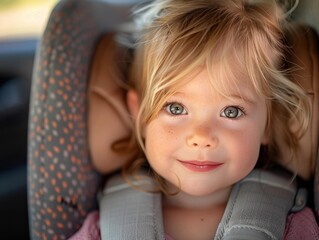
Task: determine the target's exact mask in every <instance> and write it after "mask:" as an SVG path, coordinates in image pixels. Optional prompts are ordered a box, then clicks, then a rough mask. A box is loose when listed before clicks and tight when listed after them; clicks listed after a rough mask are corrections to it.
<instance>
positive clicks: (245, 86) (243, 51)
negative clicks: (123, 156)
mask: <svg viewBox="0 0 319 240" xmlns="http://www.w3.org/2000/svg"><path fill="white" fill-rule="evenodd" d="M137 14H139V18H138V19H140V20H141V22H139V24H140V25H139V26H140V28H141V31H140V32H139V33H138V36H139V39H138V41H137V43H136V48H135V52H134V61H133V63H132V69H131V74H130V81H129V83H130V90H129V91H128V94H127V103H128V108H129V110H130V113H131V115H132V117H133V119H134V122H135V130H136V131H135V133H136V134H135V136H136V141H135V142H134V141H133V143H132V145H131V146H128V147H129V148H132V147H133V148H134V147H135V148H137V147H138V146H140V149H141V151H140V153H139V154H138V156H137V157H136V158H135V159H133V160H131V161H129V162H127V164H126V165H125V167H124V169H123V173H124V176H125V177H126V178H127V179H130V178H132V177H133V178H138V174H139V173H138V172H141V171H143V170H145V168H146V169H148V171H151V172H152V176H153V177H154V179H155V180H156V183H157V186H158V189H160V191H161V192H162V213H163V226H164V227H163V228H164V232H165V236H166V237H165V238H166V239H183V240H184V239H212V238H214V236H215V235H216V232H217V231H218V227H219V224H220V222H221V219H222V218H223V215H224V212H225V208H226V206H227V204H228V200H229V196H230V193H231V191H232V188H233V186H234V185H236V184H237V183H238V182H240V181H241V180H243V179H245V178H246V177H247V175H249V174H250V173H251V172H252V171H253V169H255V168H257V167H258V168H262V169H265V168H270V167H272V166H273V164H272V163H274V162H275V161H276V160H277V161H278V159H281V158H283V156H285V154H286V155H287V153H285V154H284V153H283V152H281V147H282V146H283V145H284V146H285V151H287V149H288V151H289V152H290V153H291V154H292V155H293V154H294V153H295V151H296V149H297V148H298V139H299V138H300V137H301V136H302V134H303V133H304V132H305V130H306V129H307V126H308V123H309V118H310V106H309V103H308V99H307V96H306V95H305V93H304V92H303V90H302V89H301V88H300V87H299V86H297V85H296V84H294V83H293V82H292V81H291V80H289V79H287V77H286V76H285V73H284V71H283V49H284V48H285V45H284V33H285V31H288V29H289V28H288V23H287V22H285V20H284V18H283V13H282V12H281V10H280V8H279V7H278V6H277V5H276V4H275V2H274V1H270V0H265V1H256V2H253V1H248V0H227V1H225V0H197V1H191V0H188V1H185V0H160V1H154V2H153V3H151V4H149V5H147V6H143V8H141V9H140V10H138V11H137ZM133 138H134V136H133ZM134 139H135V138H134ZM135 143H136V146H135ZM288 155H289V153H288ZM287 167H288V168H289V169H290V170H292V171H293V172H294V173H298V170H299V167H300V166H297V165H296V164H295V165H294V164H290V165H289V166H287ZM129 182H130V183H131V184H132V187H133V188H134V185H135V183H134V182H132V181H130V180H129ZM137 188H138V187H137ZM152 190H154V189H152ZM134 191H139V190H138V189H137V190H134ZM304 211H306V215H307V216H308V217H309V219H311V220H310V223H311V224H303V225H302V226H304V229H303V231H304V237H305V238H306V237H308V236H310V234H315V233H316V231H317V233H318V228H317V224H316V222H315V220H314V216H313V214H312V213H311V212H310V210H309V209H306V210H304ZM302 214H305V212H302ZM98 219H99V215H98V213H97V212H95V213H93V214H91V215H89V217H88V218H87V220H86V222H85V223H84V225H83V227H82V229H81V230H80V231H79V232H78V233H77V234H76V235H74V236H73V239H76V238H81V237H83V238H86V239H87V238H93V239H99V238H100V237H101V236H100V234H99V223H98V221H99V220H98ZM301 224H302V221H299V222H294V224H290V225H289V224H287V227H286V231H285V236H284V238H287V239H288V237H291V236H292V234H291V233H292V232H293V231H295V230H296V226H299V227H300V226H301ZM101 227H103V226H101ZM306 228H308V230H306ZM307 234H308V235H307ZM311 236H312V237H318V238H319V234H317V235H311Z"/></svg>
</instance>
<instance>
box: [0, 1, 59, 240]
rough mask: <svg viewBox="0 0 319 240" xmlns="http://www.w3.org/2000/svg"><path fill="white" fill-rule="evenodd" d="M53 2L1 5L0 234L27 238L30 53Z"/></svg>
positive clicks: (4, 236) (11, 2)
mask: <svg viewBox="0 0 319 240" xmlns="http://www.w3.org/2000/svg"><path fill="white" fill-rule="evenodd" d="M56 3H57V0H0V214H1V220H0V226H1V227H0V229H1V230H2V231H1V236H2V237H1V238H2V239H29V229H28V215H27V180H26V178H27V174H26V173H27V172H26V169H27V168H26V162H27V123H28V110H29V92H30V84H31V75H32V69H33V60H34V55H35V49H36V46H37V44H38V41H39V39H40V36H41V34H42V32H43V30H44V27H45V25H46V23H47V20H48V16H49V13H50V12H51V10H52V8H53V6H54V5H55V4H56Z"/></svg>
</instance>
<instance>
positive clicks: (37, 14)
mask: <svg viewBox="0 0 319 240" xmlns="http://www.w3.org/2000/svg"><path fill="white" fill-rule="evenodd" d="M57 1H58V0H0V41H1V40H6V39H21V38H35V37H39V36H40V35H41V33H42V32H43V30H44V27H45V25H46V23H47V20H48V16H49V14H50V12H51V10H52V8H53V7H54V6H55V5H56V3H57Z"/></svg>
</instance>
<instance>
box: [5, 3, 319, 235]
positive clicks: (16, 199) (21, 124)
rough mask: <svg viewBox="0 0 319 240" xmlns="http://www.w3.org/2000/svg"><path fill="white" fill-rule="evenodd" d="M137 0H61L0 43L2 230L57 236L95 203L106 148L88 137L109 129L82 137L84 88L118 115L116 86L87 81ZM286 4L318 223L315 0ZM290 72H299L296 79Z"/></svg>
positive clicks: (106, 60)
mask: <svg viewBox="0 0 319 240" xmlns="http://www.w3.org/2000/svg"><path fill="white" fill-rule="evenodd" d="M142 1H143V0H131V1H130V0H118V1H116V0H91V1H88V0H77V1H74V0H61V1H59V2H58V4H57V5H56V7H55V8H54V9H53V11H52V13H51V15H50V18H49V20H48V22H47V26H46V28H45V31H44V33H43V35H42V37H41V39H40V41H39V42H35V41H28V40H26V41H23V42H21V41H20V42H15V41H12V42H0V75H1V78H0V79H1V80H0V129H1V134H0V141H1V144H2V147H1V150H0V159H1V160H2V161H1V168H0V171H1V173H0V203H1V204H0V208H1V211H0V212H1V213H4V214H5V215H3V216H5V217H3V218H2V220H1V224H2V226H3V229H4V236H8V237H10V239H29V238H30V239H67V238H68V237H69V236H71V235H72V234H73V233H74V232H75V231H76V230H77V229H79V227H80V226H81V224H82V223H83V220H84V219H85V217H86V216H87V214H88V213H89V212H90V211H91V210H92V209H95V208H97V203H96V194H97V192H98V190H99V187H100V183H101V181H102V179H103V178H104V176H103V175H101V174H100V173H98V172H96V171H95V170H94V167H93V165H92V163H91V158H92V156H93V157H101V156H102V155H103V157H104V156H105V152H107V151H109V148H107V147H104V148H103V149H102V150H101V147H99V149H94V148H92V147H91V146H90V145H89V141H94V140H95V141H98V142H100V145H101V144H104V145H105V144H106V146H109V145H110V144H111V143H112V141H113V140H114V139H115V137H117V136H112V137H109V136H108V137H106V138H105V139H102V140H101V139H100V138H98V139H97V138H95V139H94V140H92V139H90V137H92V136H91V135H89V133H88V132H87V129H88V118H89V117H88V112H89V106H90V105H89V104H90V103H89V98H90V95H89V94H92V92H93V94H96V96H98V97H99V98H100V99H101V100H102V101H101V102H102V103H101V105H100V106H99V107H100V108H105V109H107V111H109V112H110V113H109V114H110V116H109V119H110V122H111V123H108V124H107V125H108V126H109V127H114V126H115V127H117V124H120V125H123V126H124V127H125V125H126V124H127V123H126V120H125V119H124V118H125V117H126V114H125V113H123V111H125V107H124V103H123V94H125V90H124V89H119V88H118V87H117V86H115V85H112V84H110V85H108V86H106V85H103V86H102V85H101V86H98V87H97V88H95V89H93V88H90V86H91V85H90V83H91V82H92V81H93V80H92V79H102V80H103V79H106V78H109V77H110V73H109V72H108V71H107V69H109V68H112V64H116V61H114V59H115V57H114V56H113V55H112V54H114V53H112V46H110V43H109V39H110V36H112V35H110V33H112V32H115V31H116V30H117V29H118V28H120V27H123V26H126V25H125V23H127V22H129V21H130V20H131V19H130V10H131V7H132V6H133V5H134V4H136V3H137V2H142ZM292 8H293V11H292V12H291V21H293V22H296V23H298V24H302V25H306V26H307V27H306V28H303V30H302V31H300V32H298V34H299V35H298V37H296V38H295V39H293V40H292V42H293V43H294V44H295V45H296V46H295V47H296V49H297V50H296V51H295V54H296V56H297V57H296V58H295V59H294V61H296V62H297V64H298V65H300V66H302V70H301V72H299V73H298V74H296V76H298V77H296V79H297V80H296V81H300V84H301V85H302V86H303V87H304V88H305V89H306V91H307V92H308V93H310V94H311V96H312V104H313V118H312V119H313V121H312V123H311V128H310V130H309V133H308V134H306V136H305V137H306V138H308V140H307V139H306V140H305V142H306V143H305V144H304V145H303V147H305V152H310V154H308V155H310V157H311V158H313V159H314V161H316V166H315V170H314V173H315V177H314V179H311V180H310V184H309V186H310V187H309V189H308V192H309V194H308V195H309V199H308V201H309V202H310V203H311V205H312V207H313V210H314V212H315V213H316V217H317V221H319V187H318V186H319V159H318V135H319V134H318V133H319V130H318V129H319V121H318V119H319V118H318V113H319V111H318V110H319V108H318V106H319V100H318V94H319V40H318V34H319V14H318V13H319V1H318V0H303V1H298V0H297V1H294V4H292ZM105 66H107V68H105ZM300 76H306V77H305V78H307V77H308V78H307V80H305V81H306V84H304V83H303V77H301V78H299V77H300ZM90 81H91V82H90ZM106 88H107V89H106ZM90 91H91V92H90ZM110 109H111V110H110ZM103 121H104V119H103ZM107 131H108V129H102V130H100V134H104V135H107ZM121 133H122V132H121ZM309 139H311V140H310V142H311V144H308V143H309ZM307 144H308V145H307ZM100 145H98V146H100ZM106 148H107V149H106ZM99 151H100V152H99ZM94 154H95V155H94ZM308 155H307V156H308ZM108 156H109V155H108ZM302 157H304V156H302Z"/></svg>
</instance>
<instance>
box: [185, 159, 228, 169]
mask: <svg viewBox="0 0 319 240" xmlns="http://www.w3.org/2000/svg"><path fill="white" fill-rule="evenodd" d="M179 162H180V163H181V164H182V165H183V166H185V167H186V168H188V169H189V170H191V171H194V172H209V171H212V170H215V169H216V168H218V167H219V166H221V165H222V163H217V162H212V161H181V160H179Z"/></svg>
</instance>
